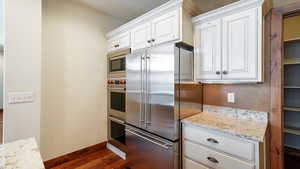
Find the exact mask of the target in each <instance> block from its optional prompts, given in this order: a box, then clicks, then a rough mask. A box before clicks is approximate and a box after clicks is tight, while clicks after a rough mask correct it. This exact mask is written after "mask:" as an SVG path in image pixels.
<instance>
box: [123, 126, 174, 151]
mask: <svg viewBox="0 0 300 169" xmlns="http://www.w3.org/2000/svg"><path fill="white" fill-rule="evenodd" d="M125 131H127V132H128V133H131V134H133V135H135V136H137V137H140V138H142V139H144V140H147V141H149V142H151V143H154V144H156V145H158V146H160V147H162V148H164V149H170V148H171V147H172V144H169V143H166V142H164V141H163V140H158V139H155V138H152V137H149V136H146V135H142V134H139V133H137V132H136V131H133V130H130V129H125Z"/></svg>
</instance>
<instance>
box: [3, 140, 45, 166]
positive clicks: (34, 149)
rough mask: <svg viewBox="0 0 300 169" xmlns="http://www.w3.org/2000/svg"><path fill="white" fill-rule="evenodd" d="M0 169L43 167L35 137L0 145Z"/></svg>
mask: <svg viewBox="0 0 300 169" xmlns="http://www.w3.org/2000/svg"><path fill="white" fill-rule="evenodd" d="M0 169H45V167H44V164H43V161H42V158H41V155H40V151H39V149H38V146H37V144H36V141H35V139H34V138H30V139H26V140H18V141H15V142H12V143H7V144H3V145H0Z"/></svg>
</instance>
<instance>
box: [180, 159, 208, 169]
mask: <svg viewBox="0 0 300 169" xmlns="http://www.w3.org/2000/svg"><path fill="white" fill-rule="evenodd" d="M183 169H209V168H207V167H205V166H203V165H202V164H199V163H197V162H195V161H193V160H190V159H188V158H184V159H183Z"/></svg>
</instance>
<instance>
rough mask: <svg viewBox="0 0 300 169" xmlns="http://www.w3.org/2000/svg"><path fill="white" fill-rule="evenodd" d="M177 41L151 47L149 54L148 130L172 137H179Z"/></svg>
mask: <svg viewBox="0 0 300 169" xmlns="http://www.w3.org/2000/svg"><path fill="white" fill-rule="evenodd" d="M175 48H176V47H175V45H174V43H168V44H164V45H160V46H157V47H154V48H151V49H149V52H148V54H147V57H146V59H147V60H146V68H147V69H146V79H147V80H146V130H147V131H150V132H152V133H155V134H157V135H159V136H162V137H164V138H167V139H170V140H176V139H178V137H177V134H176V131H177V127H178V125H177V123H178V120H175V119H176V118H175V114H174V102H175V100H174V99H175V97H174V91H175V84H174V83H175V82H174V81H175V76H174V74H175V72H174V70H175V64H174V61H175V52H174V50H175Z"/></svg>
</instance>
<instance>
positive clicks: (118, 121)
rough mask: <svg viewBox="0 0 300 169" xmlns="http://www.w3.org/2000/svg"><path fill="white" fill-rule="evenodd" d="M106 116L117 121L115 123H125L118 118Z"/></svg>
mask: <svg viewBox="0 0 300 169" xmlns="http://www.w3.org/2000/svg"><path fill="white" fill-rule="evenodd" d="M108 118H109V119H110V120H111V121H114V122H117V123H119V124H125V122H124V121H122V120H119V119H117V118H115V117H112V116H109V117H108Z"/></svg>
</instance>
